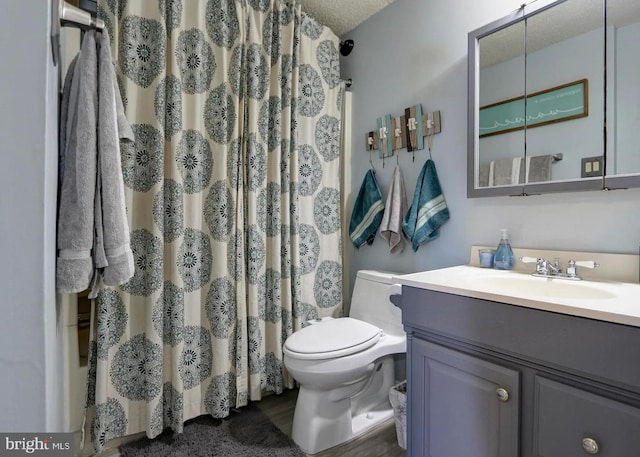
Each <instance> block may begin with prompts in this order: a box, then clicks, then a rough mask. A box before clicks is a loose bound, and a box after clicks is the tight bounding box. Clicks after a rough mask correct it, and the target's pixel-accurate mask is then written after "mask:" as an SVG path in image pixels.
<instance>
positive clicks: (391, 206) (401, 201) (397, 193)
mask: <svg viewBox="0 0 640 457" xmlns="http://www.w3.org/2000/svg"><path fill="white" fill-rule="evenodd" d="M406 209H407V195H406V193H405V190H404V178H403V177H402V171H401V170H400V166H396V169H395V170H394V172H393V178H392V179H391V187H390V188H389V194H388V195H387V205H386V209H385V211H384V217H383V218H382V223H381V224H380V236H381V237H382V238H384V239H385V240H387V241H388V242H389V252H390V253H391V254H399V253H400V252H402V251H403V250H404V237H403V235H402V218H403V217H404V213H405V211H406Z"/></svg>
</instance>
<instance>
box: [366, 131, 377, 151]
mask: <svg viewBox="0 0 640 457" xmlns="http://www.w3.org/2000/svg"><path fill="white" fill-rule="evenodd" d="M376 149H378V132H376V131H372V132H369V133H367V151H374V150H376Z"/></svg>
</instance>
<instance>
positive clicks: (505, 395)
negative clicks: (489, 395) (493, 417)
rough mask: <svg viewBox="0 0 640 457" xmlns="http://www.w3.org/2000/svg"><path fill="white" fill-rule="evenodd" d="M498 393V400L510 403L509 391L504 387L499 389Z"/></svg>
mask: <svg viewBox="0 0 640 457" xmlns="http://www.w3.org/2000/svg"><path fill="white" fill-rule="evenodd" d="M496 393H497V394H498V400H500V401H509V391H508V390H507V389H505V388H504V387H498V388H497V389H496Z"/></svg>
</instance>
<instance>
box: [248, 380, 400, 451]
mask: <svg viewBox="0 0 640 457" xmlns="http://www.w3.org/2000/svg"><path fill="white" fill-rule="evenodd" d="M297 396H298V391H297V390H289V391H285V393H283V394H282V395H270V396H268V397H264V398H263V399H262V401H260V402H258V403H257V404H256V406H258V408H260V409H261V410H262V412H263V413H265V414H266V415H267V416H269V418H270V419H271V422H273V423H274V424H275V425H276V426H277V427H278V428H279V429H280V430H282V431H283V432H284V433H286V434H287V435H288V436H291V426H292V423H293V411H294V409H295V406H296V398H297ZM406 455H407V454H406V451H405V450H404V449H402V448H401V447H400V446H398V440H397V438H396V426H395V422H394V421H393V419H392V420H390V421H388V422H385V423H384V424H381V425H380V426H379V427H377V428H375V429H374V430H371V431H369V432H367V433H365V434H364V435H362V436H359V437H358V438H356V439H354V440H352V441H350V442H348V443H345V444H341V445H340V446H336V447H334V448H331V449H327V450H326V451H324V452H320V453H319V454H315V456H314V457H405V456H406Z"/></svg>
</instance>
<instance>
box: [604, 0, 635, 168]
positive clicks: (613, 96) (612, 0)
mask: <svg viewBox="0 0 640 457" xmlns="http://www.w3.org/2000/svg"><path fill="white" fill-rule="evenodd" d="M606 4H607V69H608V72H607V73H608V74H607V86H608V88H609V90H608V93H607V165H606V167H607V175H608V176H610V175H629V174H639V173H640V60H639V59H638V51H637V48H638V43H640V2H638V0H607V2H606Z"/></svg>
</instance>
